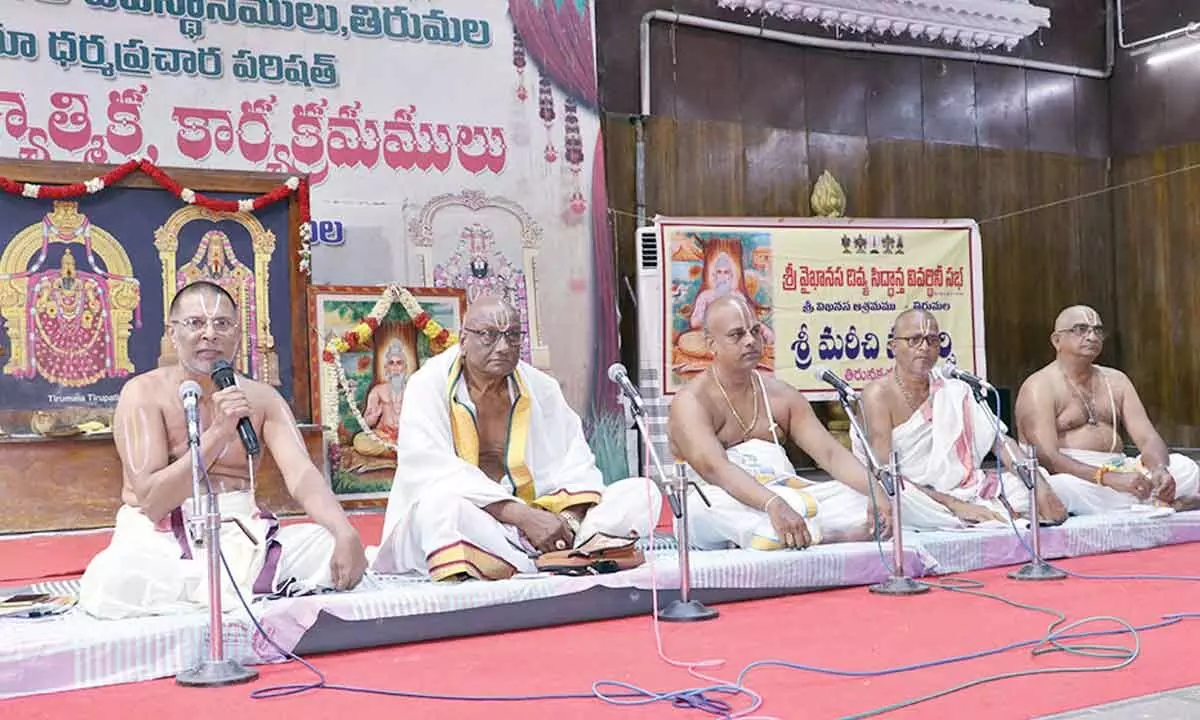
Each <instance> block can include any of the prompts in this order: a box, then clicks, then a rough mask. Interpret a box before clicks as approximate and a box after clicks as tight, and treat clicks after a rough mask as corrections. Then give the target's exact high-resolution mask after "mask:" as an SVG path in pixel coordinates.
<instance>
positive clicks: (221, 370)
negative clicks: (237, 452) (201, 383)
mask: <svg viewBox="0 0 1200 720" xmlns="http://www.w3.org/2000/svg"><path fill="white" fill-rule="evenodd" d="M212 381H213V384H215V385H216V386H217V388H218V389H220V390H224V389H225V388H227V387H231V386H233V385H237V376H236V375H234V374H233V366H232V365H230V364H229V362H228V361H225V360H218V361H216V362H215V363H213V371H212ZM237 429H238V435H241V436H242V445H244V446H245V448H246V454H247V455H250V456H251V457H254V456H257V455H258V454H259V453H261V452H262V448H261V447H260V446H259V444H258V433H256V432H254V426H253V425H251V424H250V418H248V417H244V418H242V419H241V420H238V424H237Z"/></svg>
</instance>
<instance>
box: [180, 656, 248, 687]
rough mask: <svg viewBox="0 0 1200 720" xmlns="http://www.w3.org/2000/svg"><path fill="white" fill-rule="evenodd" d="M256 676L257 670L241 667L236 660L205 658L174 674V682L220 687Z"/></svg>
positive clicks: (189, 685) (243, 681)
mask: <svg viewBox="0 0 1200 720" xmlns="http://www.w3.org/2000/svg"><path fill="white" fill-rule="evenodd" d="M257 677H258V671H257V670H251V669H250V668H247V667H243V666H242V664H241V663H239V662H238V661H237V660H205V661H203V662H201V663H200V664H199V665H197V666H196V667H194V668H191V669H189V670H184V671H183V672H181V673H179V674H178V675H176V676H175V682H176V684H179V685H183V686H184V687H221V686H223V685H240V684H241V683H247V682H250V681H251V680H254V679H256V678H257Z"/></svg>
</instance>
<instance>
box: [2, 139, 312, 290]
mask: <svg viewBox="0 0 1200 720" xmlns="http://www.w3.org/2000/svg"><path fill="white" fill-rule="evenodd" d="M134 171H141V172H143V173H145V174H146V175H149V176H150V178H151V179H152V180H154V182H156V183H158V185H159V186H160V187H162V188H163V189H164V190H166V191H167V192H169V193H171V194H172V195H174V196H175V197H177V198H179V199H180V200H182V201H183V202H185V203H187V204H188V205H199V206H200V207H202V208H207V209H209V210H212V211H214V212H243V213H248V212H253V211H255V210H260V209H262V208H264V207H266V206H267V205H272V204H274V203H277V202H279V201H281V200H284V199H286V198H287V197H289V196H291V195H292V194H293V193H295V194H296V200H297V204H298V206H299V210H300V240H301V242H300V271H301V272H303V273H305V274H309V273H310V272H311V269H310V268H311V265H312V253H311V251H310V249H309V246H310V245H311V244H312V228H311V227H310V226H309V219H310V213H311V207H310V205H309V185H308V181H307V180H302V179H300V178H298V177H289V178H288V179H287V181H286V182H285V183H283V184H282V185H280V186H279V187H277V188H275V189H274V190H272V191H270V192H268V193H264V194H262V195H259V196H257V197H253V198H242V199H241V200H219V199H217V198H211V197H208V196H207V195H204V194H201V193H198V192H196V191H195V190H192V189H191V188H186V187H184V186H183V185H181V184H179V182H177V181H176V180H175V179H173V178H172V177H171V176H170V175H168V174H166V173H165V172H163V170H162V168H160V167H158V166H157V165H155V164H154V163H153V162H151V161H150V160H148V159H146V158H141V157H135V158H131V159H130V160H128V161H126V162H124V163H122V164H120V165H118V166H116V167H114V168H113V169H112V170H109V171H108V172H107V173H105V174H103V175H100V176H97V177H94V178H92V179H90V180H86V181H84V182H81V183H72V184H70V185H37V184H35V183H29V182H17V181H15V180H10V179H9V178H6V177H2V176H0V190H3V191H4V192H7V193H9V194H11V195H20V196H23V197H27V198H33V199H45V200H68V199H72V198H78V197H83V196H84V195H95V194H96V193H98V192H100V191H101V190H103V189H105V188H108V187H112V186H113V185H116V184H117V183H118V182H120V181H121V180H124V179H125V178H126V177H128V176H129V175H130V174H132V173H133V172H134Z"/></svg>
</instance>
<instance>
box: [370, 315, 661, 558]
mask: <svg viewBox="0 0 1200 720" xmlns="http://www.w3.org/2000/svg"><path fill="white" fill-rule="evenodd" d="M521 339H522V330H521V326H520V316H519V314H518V313H517V312H516V310H514V309H513V308H512V306H511V305H509V304H508V303H506V302H505V301H503V300H501V299H499V298H493V297H487V298H480V299H478V300H476V301H475V302H474V303H472V305H471V307H470V309H469V310H468V312H467V314H466V316H465V317H464V318H463V328H462V339H461V342H460V344H459V345H458V346H455V347H452V348H450V349H449V350H446V351H445V352H443V353H441V354H439V355H437V356H436V357H433V358H430V359H429V360H428V361H427V362H426V363H425V365H424V366H423V367H422V368H421V369H420V370H418V371H417V372H416V373H414V374H413V375H412V377H411V378H410V379H409V381H408V387H407V388H406V390H405V395H404V405H403V408H402V409H401V412H400V427H399V432H398V438H397V442H396V463H397V468H396V476H395V480H394V481H393V483H392V489H391V494H390V495H389V497H388V505H387V515H386V518H385V519H384V526H383V537H382V541H381V543H380V546H379V548H378V549H377V553H376V556H375V558H374V561H373V564H372V568H373V569H374V570H375V571H377V572H381V573H419V574H427V575H429V576H430V577H432V578H433V579H434V580H447V581H451V580H466V579H472V578H474V579H480V580H498V579H503V578H508V577H511V576H513V575H515V574H517V573H531V572H536V571H537V564H536V559H537V558H538V557H539V556H540V555H542V554H545V553H554V552H556V551H563V550H569V549H571V548H579V547H580V546H582V545H584V544H585V543H587V542H588V541H589V540H592V539H593V538H596V537H597V536H599V535H604V536H611V537H616V538H629V539H632V538H634V537H639V536H640V537H647V536H648V535H649V534H650V532H651V531H652V530H653V527H654V524H655V523H656V522H657V520H658V515H659V511H660V509H661V507H662V496H661V494H660V493H659V491H658V489H657V488H656V487H654V486H653V484H652V483H651V482H650V481H649V480H647V479H645V478H627V479H624V480H619V481H617V482H614V483H612V484H611V485H608V486H605V484H604V480H603V478H602V476H601V473H600V470H599V469H598V468H597V467H596V461H595V457H594V456H593V454H592V451H591V449H590V448H589V447H588V444H587V440H586V439H585V437H584V434H583V427H582V423H581V422H580V419H579V416H578V415H576V414H575V412H574V411H572V410H571V408H570V407H569V406H568V405H567V402H566V398H565V397H564V396H563V392H562V389H561V387H560V386H559V384H558V381H556V380H555V379H554V378H552V377H550V376H549V375H547V374H546V373H544V372H541V371H540V370H537V369H535V368H533V367H532V366H530V365H529V364H527V363H525V362H521V361H520V360H519V353H520V347H521Z"/></svg>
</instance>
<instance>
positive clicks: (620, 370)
mask: <svg viewBox="0 0 1200 720" xmlns="http://www.w3.org/2000/svg"><path fill="white" fill-rule="evenodd" d="M608 379H609V380H611V381H613V382H614V383H616V384H617V387H619V388H621V392H622V393H624V394H625V397H627V398H629V402H631V403H633V410H634V412H637V413H642V412H644V407H643V405H642V394H641V393H640V392H638V389H637V388H636V387H634V386H633V383H632V382H630V380H629V372H628V371H627V370H626V369H625V366H624V365H622V364H621V363H619V362H615V363H613V364H612V365H609V366H608Z"/></svg>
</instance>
